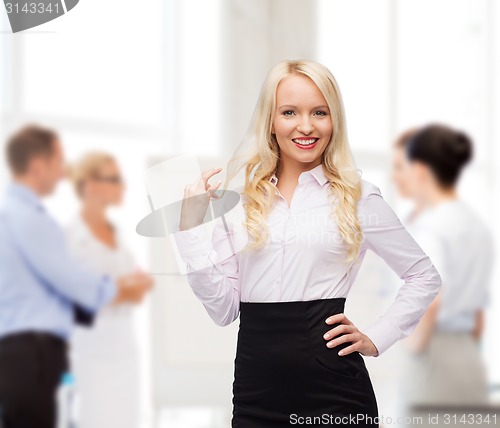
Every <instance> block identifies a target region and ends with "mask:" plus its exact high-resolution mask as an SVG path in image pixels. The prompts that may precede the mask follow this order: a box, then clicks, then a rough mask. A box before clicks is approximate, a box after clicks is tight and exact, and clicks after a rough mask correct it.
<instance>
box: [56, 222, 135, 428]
mask: <svg viewBox="0 0 500 428" xmlns="http://www.w3.org/2000/svg"><path fill="white" fill-rule="evenodd" d="M66 237H67V240H68V245H69V247H70V250H71V252H72V254H73V255H74V257H75V258H76V259H77V260H78V261H79V262H80V263H81V264H82V265H84V266H86V267H87V268H88V269H92V270H94V271H96V272H100V273H105V274H108V275H109V276H111V277H112V278H113V279H116V278H118V277H120V276H123V275H127V274H130V273H132V272H133V271H134V270H135V267H136V264H135V261H134V258H133V257H132V254H131V253H130V251H129V250H128V248H127V246H126V245H125V243H124V241H123V239H122V237H121V235H120V234H119V233H117V246H116V248H111V247H108V246H107V245H105V244H104V243H102V242H101V241H99V240H98V239H97V238H95V236H94V235H93V234H92V232H91V230H90V229H89V228H88V226H87V225H86V223H85V222H84V221H83V219H82V218H81V217H80V216H77V217H76V218H75V219H74V220H73V221H72V222H71V223H70V224H69V226H68V227H67V229H66ZM134 310H135V308H134V307H133V306H132V305H129V304H126V303H125V304H119V305H108V306H107V307H104V308H103V309H101V310H100V311H99V313H98V314H97V316H96V318H95V320H94V325H93V326H92V327H90V328H86V327H80V326H77V327H76V328H75V329H74V333H73V337H72V340H71V352H70V357H71V369H72V371H73V372H74V374H75V380H76V387H77V389H78V392H79V394H80V398H81V401H80V420H79V424H78V426H79V427H81V428H109V427H120V428H137V427H138V426H139V424H140V420H141V416H140V411H141V407H140V403H141V402H140V398H141V385H140V377H139V376H140V375H139V370H140V368H139V364H140V360H139V350H138V341H137V336H136V328H135V325H134V316H133V315H134Z"/></svg>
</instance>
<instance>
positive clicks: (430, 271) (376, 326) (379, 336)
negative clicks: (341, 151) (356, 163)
mask: <svg viewBox="0 0 500 428" xmlns="http://www.w3.org/2000/svg"><path fill="white" fill-rule="evenodd" d="M365 186H366V187H367V188H368V190H366V191H364V193H365V196H364V197H362V198H361V199H360V201H359V203H358V217H359V221H360V224H361V227H362V230H363V234H364V240H363V244H362V251H366V250H367V249H370V250H372V251H373V252H374V253H376V254H377V255H379V256H380V257H381V258H382V259H383V260H384V261H385V262H386V263H387V265H388V266H389V267H390V268H391V269H392V270H393V271H394V272H395V273H396V274H397V275H398V276H399V278H400V279H402V280H404V284H402V285H401V287H400V288H399V289H398V292H397V295H396V297H395V300H394V301H393V302H392V304H391V305H390V306H389V308H388V309H387V310H386V312H385V313H384V314H382V315H381V316H380V317H379V318H378V319H377V320H376V321H375V322H373V323H372V324H371V325H369V326H368V327H367V328H366V329H364V334H366V335H367V336H368V337H369V338H370V339H371V340H372V342H373V343H374V345H375V346H376V347H377V349H378V354H377V355H376V356H377V357H378V356H380V355H382V354H383V353H384V352H385V351H386V350H387V349H388V348H389V347H390V346H392V345H393V344H394V343H396V342H397V341H398V340H400V339H403V338H405V337H407V336H409V335H410V334H411V333H412V332H413V330H414V329H415V327H416V326H417V324H418V322H419V321H420V319H421V318H422V316H423V315H424V313H425V311H426V310H427V308H428V306H429V305H430V304H431V303H432V301H433V300H434V298H435V297H436V295H437V294H438V292H439V289H440V287H441V277H440V275H439V273H438V271H437V269H436V268H435V267H434V265H433V263H432V261H431V260H430V258H429V257H428V256H427V255H426V254H425V253H424V251H423V250H422V249H421V247H420V246H419V245H418V244H417V243H416V241H415V240H414V239H413V237H412V236H411V235H410V234H409V232H408V231H407V230H406V229H405V228H404V226H403V225H402V224H401V222H400V220H399V218H398V217H397V216H396V214H395V213H394V211H393V210H392V208H391V207H390V206H389V205H388V204H387V202H386V201H385V200H384V199H383V197H382V195H381V193H380V190H379V189H378V187H376V186H374V185H372V184H371V183H368V182H365Z"/></svg>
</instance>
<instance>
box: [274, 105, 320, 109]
mask: <svg viewBox="0 0 500 428" xmlns="http://www.w3.org/2000/svg"><path fill="white" fill-rule="evenodd" d="M279 108H280V109H282V108H297V106H293V105H290V104H285V105H282V106H279ZM318 108H326V109H327V108H328V106H326V105H321V106H316V107H313V108H312V109H311V110H316V109H318Z"/></svg>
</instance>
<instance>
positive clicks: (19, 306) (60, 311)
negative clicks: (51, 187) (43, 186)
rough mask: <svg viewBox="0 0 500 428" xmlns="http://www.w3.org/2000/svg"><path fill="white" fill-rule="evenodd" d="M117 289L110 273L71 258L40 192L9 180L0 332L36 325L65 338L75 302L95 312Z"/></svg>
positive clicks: (1, 234) (1, 216) (0, 229)
mask: <svg viewBox="0 0 500 428" xmlns="http://www.w3.org/2000/svg"><path fill="white" fill-rule="evenodd" d="M116 293H117V288H116V285H115V284H114V282H113V280H112V279H111V278H110V277H108V276H105V275H104V276H103V275H99V274H97V273H94V272H91V271H89V270H86V269H85V268H83V267H82V266H80V265H79V264H78V263H77V262H76V261H75V260H74V259H73V258H72V256H71V253H70V252H69V250H68V249H67V247H66V241H65V235H64V232H63V230H62V228H61V227H60V226H59V225H58V224H57V223H56V222H55V220H54V219H52V218H51V216H50V215H49V214H48V213H47V212H46V210H45V208H44V206H43V205H42V203H41V201H40V199H39V197H38V196H37V195H36V194H35V193H34V192H33V191H32V190H31V189H30V188H28V187H26V186H24V185H21V184H18V183H11V184H10V185H9V186H8V188H7V192H6V195H5V198H4V200H3V203H2V205H1V207H0V338H1V337H4V336H7V335H9V334H12V333H18V332H23V331H33V330H35V331H39V332H46V333H52V334H55V335H57V336H59V337H61V338H63V339H65V340H68V339H69V335H70V333H71V329H72V325H73V308H74V305H75V304H76V305H78V306H79V307H80V308H83V309H84V310H86V311H89V312H91V313H95V312H97V310H98V309H100V308H101V307H102V306H104V305H106V304H108V303H110V302H111V301H112V300H113V299H114V298H115V296H116Z"/></svg>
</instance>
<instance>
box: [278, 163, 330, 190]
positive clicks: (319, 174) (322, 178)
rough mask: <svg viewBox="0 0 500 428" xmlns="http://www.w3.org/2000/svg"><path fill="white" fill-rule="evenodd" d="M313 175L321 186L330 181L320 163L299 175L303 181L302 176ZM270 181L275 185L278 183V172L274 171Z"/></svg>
mask: <svg viewBox="0 0 500 428" xmlns="http://www.w3.org/2000/svg"><path fill="white" fill-rule="evenodd" d="M309 174H310V175H312V176H313V177H314V178H315V179H316V181H317V182H318V184H319V185H320V186H323V185H325V184H326V183H327V182H328V178H327V177H326V175H325V173H324V171H323V164H321V163H320V164H319V165H317V166H315V167H314V168H313V169H310V170H309V171H304V172H302V173H301V174H300V175H299V182H300V181H301V177H303V176H306V175H309ZM269 181H270V182H271V183H272V184H274V185H275V186H276V185H277V184H278V177H276V174H275V173H273V174H272V175H271V177H270V178H269Z"/></svg>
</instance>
